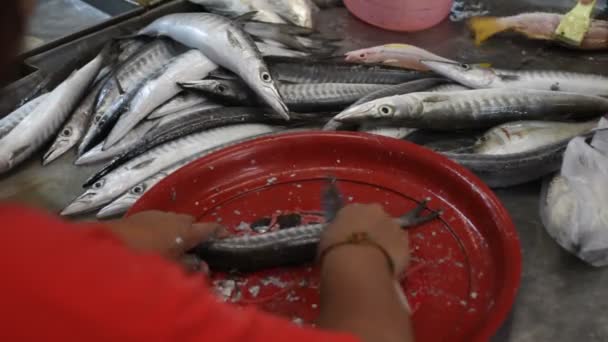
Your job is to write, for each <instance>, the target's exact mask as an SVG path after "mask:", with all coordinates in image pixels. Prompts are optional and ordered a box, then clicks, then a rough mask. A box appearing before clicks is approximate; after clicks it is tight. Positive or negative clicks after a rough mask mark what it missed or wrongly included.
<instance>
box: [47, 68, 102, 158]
mask: <svg viewBox="0 0 608 342" xmlns="http://www.w3.org/2000/svg"><path fill="white" fill-rule="evenodd" d="M106 79H107V77H106V78H104V79H100V80H99V81H97V84H96V85H94V86H93V89H92V90H91V91H90V92H89V94H88V95H86V96H85V98H84V99H83V100H82V101H81V102H80V104H79V105H78V107H76V109H75V110H74V112H73V113H72V115H71V117H70V119H69V120H68V122H66V123H65V125H63V128H61V129H60V130H59V135H58V136H57V138H56V139H55V141H54V142H53V144H52V145H51V147H50V148H49V150H48V151H47V152H46V153H45V154H44V156H43V157H42V165H48V164H50V163H51V162H53V161H54V160H56V159H57V158H59V157H61V156H62V155H64V154H65V153H66V152H67V151H69V150H70V149H71V148H72V147H74V146H76V145H77V144H78V142H79V141H80V139H81V138H82V137H83V135H84V133H85V130H86V129H87V127H88V126H89V124H90V122H91V117H92V116H93V111H94V110H95V109H94V108H93V106H94V104H95V100H96V99H97V94H98V93H99V92H100V91H101V88H103V86H104V82H105V80H106Z"/></svg>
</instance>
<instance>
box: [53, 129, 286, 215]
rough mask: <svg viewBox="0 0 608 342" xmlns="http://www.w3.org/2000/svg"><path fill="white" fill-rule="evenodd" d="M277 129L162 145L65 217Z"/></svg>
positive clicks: (93, 190)
mask: <svg viewBox="0 0 608 342" xmlns="http://www.w3.org/2000/svg"><path fill="white" fill-rule="evenodd" d="M274 129H275V128H273V127H271V126H267V125H259V124H246V125H235V126H227V127H221V128H216V129H211V130H208V131H204V132H201V133H197V134H192V135H189V136H186V137H183V138H181V139H178V140H174V141H171V142H169V143H166V144H164V145H160V146H158V147H155V148H153V149H151V150H149V151H147V152H146V153H144V154H142V155H139V156H138V157H136V158H134V159H131V160H130V161H128V162H127V163H125V164H123V165H122V166H121V167H119V168H117V169H115V170H113V171H112V172H110V173H109V174H107V175H105V176H104V177H103V178H101V179H99V180H98V181H96V182H95V183H94V184H93V185H92V186H91V187H90V188H89V189H88V190H86V191H85V193H84V194H82V195H81V196H79V197H78V198H77V199H75V200H74V201H73V202H72V203H71V204H69V205H68V206H67V207H66V208H65V209H64V210H63V211H62V212H61V214H62V215H74V214H79V213H84V212H88V211H91V210H95V209H98V208H100V207H102V206H104V205H106V204H108V203H110V202H111V201H113V200H114V199H116V198H117V197H118V196H120V195H122V194H123V193H125V192H126V191H128V190H129V189H130V188H131V187H133V186H134V185H136V184H138V183H139V182H141V181H143V180H145V179H146V178H148V177H151V176H153V175H155V174H156V173H158V172H160V171H162V170H164V169H167V168H169V167H171V166H173V165H175V164H177V163H179V162H180V161H183V160H188V159H191V158H193V157H195V156H197V155H200V154H201V153H204V152H205V151H206V150H209V149H211V148H214V147H216V146H218V145H222V144H225V143H228V142H230V141H234V140H238V139H243V138H246V137H250V136H255V135H259V134H262V133H269V132H272V131H273V130H274Z"/></svg>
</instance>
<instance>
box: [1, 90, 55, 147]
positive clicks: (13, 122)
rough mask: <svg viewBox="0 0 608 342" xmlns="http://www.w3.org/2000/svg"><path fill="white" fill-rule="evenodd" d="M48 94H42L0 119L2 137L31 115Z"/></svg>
mask: <svg viewBox="0 0 608 342" xmlns="http://www.w3.org/2000/svg"><path fill="white" fill-rule="evenodd" d="M47 96H48V94H42V95H40V96H38V97H36V98H34V99H32V100H30V101H28V102H27V103H25V104H24V105H23V106H21V107H19V108H17V109H16V110H14V111H13V112H12V113H10V114H8V115H7V116H5V117H3V118H2V119H0V139H2V138H3V137H4V136H6V135H7V134H9V133H10V131H12V130H13V128H15V127H16V126H17V125H18V124H19V123H20V122H21V121H23V119H25V118H26V117H27V116H29V115H30V114H31V113H32V112H33V111H34V109H36V107H38V105H39V104H40V103H42V101H44V99H45V98H46V97H47Z"/></svg>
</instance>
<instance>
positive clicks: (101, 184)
mask: <svg viewBox="0 0 608 342" xmlns="http://www.w3.org/2000/svg"><path fill="white" fill-rule="evenodd" d="M102 186H103V181H97V182H95V184H93V186H92V188H93V189H96V190H97V189H101V187H102Z"/></svg>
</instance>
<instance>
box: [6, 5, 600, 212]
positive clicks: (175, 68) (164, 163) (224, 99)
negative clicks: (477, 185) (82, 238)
mask: <svg viewBox="0 0 608 342" xmlns="http://www.w3.org/2000/svg"><path fill="white" fill-rule="evenodd" d="M195 2H197V3H202V4H203V5H205V6H206V7H207V9H211V10H215V11H216V12H220V13H223V14H230V15H240V16H239V17H236V18H228V17H225V16H222V15H218V14H211V13H203V12H201V13H176V14H170V15H167V16H165V17H162V18H159V19H157V20H156V21H154V22H153V23H151V24H150V25H149V26H147V27H145V28H143V29H142V30H140V31H139V32H138V33H137V35H135V36H132V37H128V38H122V39H117V40H116V41H113V42H109V43H108V44H107V45H106V46H105V47H104V48H103V50H102V51H101V52H100V53H99V54H98V55H97V56H96V57H95V58H94V59H93V60H91V61H89V62H88V63H86V64H84V66H82V67H81V68H80V69H78V70H76V71H75V72H74V73H73V74H72V75H71V76H70V77H69V78H67V79H66V80H65V81H64V82H63V83H61V84H60V85H59V86H58V87H56V88H55V89H54V90H52V91H50V92H48V93H46V94H43V95H40V96H38V97H37V98H34V99H31V100H30V101H29V102H27V103H26V104H25V105H23V106H22V107H20V108H18V109H16V110H15V111H14V112H13V113H11V114H9V115H8V116H6V117H4V118H3V119H1V120H0V173H5V172H7V171H9V170H11V169H13V168H14V167H15V166H17V165H18V164H19V163H21V162H22V161H24V160H25V159H27V158H29V157H31V156H33V155H34V154H35V153H36V152H38V151H39V150H40V149H41V148H42V147H44V146H45V144H46V143H47V142H49V141H51V140H53V138H55V140H54V142H53V143H52V145H51V147H50V148H49V150H48V151H47V152H46V154H44V157H43V163H44V164H45V165H46V164H48V163H51V162H53V161H54V160H56V159H57V158H59V157H61V156H62V155H64V154H65V153H66V152H67V151H69V150H71V149H75V150H76V151H77V155H78V156H77V159H76V160H75V162H74V163H75V164H76V165H86V164H93V163H105V165H103V166H101V167H100V170H99V171H98V172H97V173H96V174H94V175H92V176H91V178H90V179H89V180H88V181H87V182H86V184H85V186H86V188H87V189H86V191H85V192H84V193H83V194H82V195H81V196H79V197H78V198H77V199H75V200H74V201H73V202H72V203H71V204H69V205H68V206H67V207H66V208H65V209H64V210H63V212H62V214H64V215H74V214H81V213H86V212H91V211H96V210H99V211H98V217H100V218H103V217H109V216H114V215H118V214H121V213H124V212H125V211H126V210H127V209H128V208H129V207H130V206H131V205H132V204H133V203H134V202H135V201H136V200H137V199H139V198H140V197H141V196H142V195H143V194H144V193H145V192H146V191H147V190H148V189H149V188H151V187H152V186H154V185H155V184H156V183H158V182H159V181H160V180H162V179H163V178H165V177H166V176H167V175H169V174H171V173H172V172H174V171H175V170H177V169H178V168H180V167H182V166H183V165H185V164H187V163H188V162H190V161H192V160H194V159H197V158H200V157H201V156H204V155H206V154H209V153H211V152H213V151H216V150H218V149H221V148H224V147H226V146H228V145H231V144H235V143H238V142H242V141H244V140H247V139H251V138H254V137H259V136H263V135H267V134H276V133H278V132H281V131H290V130H293V129H298V130H302V129H325V130H338V129H348V130H359V131H363V132H368V133H371V134H380V135H384V136H389V137H392V138H397V139H403V138H408V139H411V137H414V136H417V135H423V136H424V134H425V132H435V133H434V134H437V132H439V135H441V134H444V133H447V131H454V130H459V131H462V132H467V133H468V134H469V135H471V136H474V137H478V140H477V141H476V142H475V143H474V144H471V145H470V146H465V147H461V148H458V149H451V150H449V149H448V150H445V149H444V150H442V151H440V152H442V153H444V154H445V155H446V156H448V157H449V158H451V159H453V160H455V161H457V162H458V163H461V164H462V165H464V166H466V167H468V168H470V169H471V170H473V171H474V172H475V173H477V174H478V175H479V176H481V177H482V178H483V179H484V180H485V181H486V182H487V183H488V184H490V185H491V186H496V187H502V186H510V185H514V184H519V183H524V182H527V181H530V180H534V179H537V178H539V177H542V176H545V175H547V174H549V173H551V172H554V171H556V170H558V169H559V167H560V165H561V161H562V156H563V152H564V150H565V149H566V146H567V144H568V142H569V141H570V140H571V139H572V138H573V137H576V136H578V135H583V136H585V135H590V134H592V133H593V131H594V129H595V127H596V126H597V122H598V120H599V118H600V116H601V115H603V114H605V113H608V99H606V98H605V97H607V96H608V78H605V77H601V76H597V75H587V74H577V73H568V72H560V71H510V70H499V69H493V68H491V67H489V66H487V65H472V64H462V63H460V62H456V61H452V60H449V59H446V58H443V57H440V56H437V55H434V54H432V53H430V52H428V51H425V50H423V49H420V48H416V47H413V46H409V45H402V44H390V45H385V46H380V47H373V48H368V49H364V50H357V51H353V52H349V53H347V55H346V61H334V60H333V59H329V58H326V57H327V56H329V55H331V54H333V53H334V51H335V50H336V49H337V42H336V40H335V39H334V38H330V37H324V36H322V35H321V34H319V33H318V32H316V31H315V30H314V29H312V28H310V27H311V26H312V21H311V20H312V19H311V18H312V13H313V12H314V11H309V12H310V13H309V12H306V13H308V14H307V15H304V16H298V15H295V14H294V15H293V16H292V15H285V13H289V12H288V11H283V12H281V13H283V15H281V16H277V17H274V16H273V14H272V11H267V10H266V9H264V8H257V7H250V6H249V7H248V6H245V7H243V8H236V7H234V6H236V5H238V3H239V2H232V1H228V2H224V1H222V2H217V1H210V0H200V1H199V0H197V1H195ZM242 3H248V2H242ZM260 3H263V2H260ZM302 3H304V4H305V5H306V4H308V5H307V6H309V7H307V8H315V7H314V5H312V6H313V7H310V2H309V1H302ZM293 4H294V6H295V5H297V4H300V2H294V3H293ZM214 6H216V7H214ZM222 6H224V7H222ZM231 6H233V7H231ZM251 10H254V11H256V12H249V11H251ZM301 13H302V12H301V11H296V14H301ZM269 18H270V19H269ZM285 18H288V20H285ZM261 20H264V21H271V22H270V23H268V22H264V21H261ZM294 24H296V25H294ZM383 64H384V65H383ZM469 132H470V133H469ZM412 140H413V141H415V140H414V139H412Z"/></svg>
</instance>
